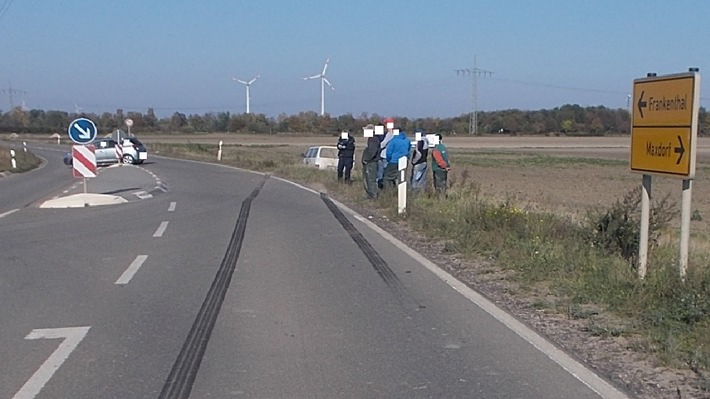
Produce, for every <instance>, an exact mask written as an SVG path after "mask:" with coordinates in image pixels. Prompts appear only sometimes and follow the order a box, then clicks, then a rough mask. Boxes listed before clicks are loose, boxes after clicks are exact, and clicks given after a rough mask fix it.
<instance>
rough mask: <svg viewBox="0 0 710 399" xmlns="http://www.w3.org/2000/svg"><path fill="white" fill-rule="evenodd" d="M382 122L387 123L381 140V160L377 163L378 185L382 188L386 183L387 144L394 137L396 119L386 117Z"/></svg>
mask: <svg viewBox="0 0 710 399" xmlns="http://www.w3.org/2000/svg"><path fill="white" fill-rule="evenodd" d="M382 122H383V123H384V124H385V129H387V131H386V133H385V135H384V137H382V139H381V141H380V161H379V163H378V164H377V186H378V187H379V188H380V189H382V187H383V185H384V183H383V182H384V176H385V168H386V167H387V145H388V144H389V143H390V141H392V137H394V119H392V118H386V119H385V120H384V121H382Z"/></svg>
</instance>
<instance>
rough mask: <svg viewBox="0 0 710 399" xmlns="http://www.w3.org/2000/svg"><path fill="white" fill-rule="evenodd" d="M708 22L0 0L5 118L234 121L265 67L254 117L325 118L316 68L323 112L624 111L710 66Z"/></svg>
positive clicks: (515, 9) (661, 5)
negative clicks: (673, 80) (223, 115)
mask: <svg viewBox="0 0 710 399" xmlns="http://www.w3.org/2000/svg"><path fill="white" fill-rule="evenodd" d="M709 18H710V1H707V0H675V1H652V0H644V1H638V0H623V1H620V0H594V1H589V0H584V1H581V0H544V1H543V0H491V1H476V0H447V1H433V0H377V1H376V0H358V1H339V0H323V1H315V0H298V1H296V0H293V1H285V0H283V1H277V0H252V1H246V0H204V1H199V2H198V1H188V0H118V1H117V0H113V1H108V0H64V1H58V0H57V1H49V0H0V110H2V111H3V112H7V110H9V109H10V107H11V105H14V106H18V105H22V104H24V106H25V107H27V108H29V109H43V110H60V111H66V112H70V113H72V112H76V111H79V112H87V113H97V114H100V113H103V112H115V111H116V110H117V109H123V110H124V111H126V112H128V111H135V112H143V113H145V112H146V111H147V110H148V108H153V109H154V110H155V112H156V114H157V115H158V116H159V117H167V116H170V115H172V114H173V113H174V112H181V113H184V114H187V115H190V114H200V115H201V114H204V113H208V112H215V113H216V112H230V113H243V112H245V111H246V93H245V91H246V90H245V86H244V85H242V84H240V83H238V82H235V81H234V80H233V78H237V79H241V80H250V79H252V78H253V77H255V76H256V75H257V74H260V75H261V76H260V78H259V79H258V80H256V81H255V82H254V83H253V84H252V85H251V87H250V94H251V101H250V110H251V112H252V113H263V114H266V115H267V116H269V117H276V116H278V115H279V114H282V113H284V114H287V115H293V114H298V113H299V112H307V111H315V112H320V105H321V85H320V80H319V79H313V80H304V79H303V78H304V77H308V76H313V75H317V74H319V73H321V71H322V69H323V65H324V63H325V61H326V59H329V60H330V62H329V65H328V69H327V71H326V77H327V79H328V81H329V82H330V83H331V84H332V86H333V87H334V88H335V90H330V89H329V88H328V87H327V86H326V92H325V111H326V113H329V114H330V115H331V116H339V115H343V114H347V113H351V114H353V115H354V116H359V115H360V114H362V113H368V114H373V113H376V114H378V115H382V116H395V115H396V116H406V117H410V118H418V117H442V118H446V117H453V116H460V115H462V114H466V113H469V112H471V111H472V110H473V109H474V98H475V100H476V101H475V104H476V106H475V109H476V110H477V111H495V110H505V109H521V110H539V109H552V108H555V107H559V106H562V105H564V104H578V105H581V106H584V107H586V106H600V105H601V106H606V107H609V108H625V107H627V104H628V101H629V99H628V95H629V94H631V92H632V90H633V80H634V79H637V78H641V77H645V76H646V74H647V73H648V72H655V73H657V74H658V75H665V74H673V73H681V72H686V71H688V68H689V67H697V68H700V73H701V75H702V74H703V73H704V71H705V70H706V69H707V70H708V71H710V45H709V44H708V39H710V19H709ZM474 68H475V70H478V71H480V73H478V74H475V78H474V75H470V74H467V73H466V74H462V73H457V70H460V69H469V70H474ZM474 83H475V90H474ZM11 95H12V103H11V99H10V97H11ZM700 95H701V104H700V105H701V106H704V107H705V108H710V83H708V80H707V79H706V80H702V78H701V92H700Z"/></svg>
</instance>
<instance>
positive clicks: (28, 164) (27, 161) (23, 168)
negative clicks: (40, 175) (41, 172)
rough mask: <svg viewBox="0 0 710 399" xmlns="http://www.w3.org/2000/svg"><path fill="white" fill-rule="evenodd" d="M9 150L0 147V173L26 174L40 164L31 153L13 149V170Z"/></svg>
mask: <svg viewBox="0 0 710 399" xmlns="http://www.w3.org/2000/svg"><path fill="white" fill-rule="evenodd" d="M10 150H11V149H10V148H8V147H3V146H0V172H12V173H20V172H27V171H29V170H32V169H34V168H36V167H37V166H39V164H40V163H41V162H42V161H41V160H40V159H39V158H37V157H36V156H35V155H34V154H33V153H31V152H25V151H23V150H21V149H20V150H17V149H15V164H16V168H13V167H12V156H11V155H10Z"/></svg>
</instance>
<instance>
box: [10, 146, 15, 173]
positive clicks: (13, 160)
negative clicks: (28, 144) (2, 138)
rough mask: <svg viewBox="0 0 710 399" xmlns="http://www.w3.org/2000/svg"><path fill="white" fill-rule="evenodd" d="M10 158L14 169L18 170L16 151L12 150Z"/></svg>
mask: <svg viewBox="0 0 710 399" xmlns="http://www.w3.org/2000/svg"><path fill="white" fill-rule="evenodd" d="M10 157H11V158H12V168H13V169H17V161H16V160H15V150H10Z"/></svg>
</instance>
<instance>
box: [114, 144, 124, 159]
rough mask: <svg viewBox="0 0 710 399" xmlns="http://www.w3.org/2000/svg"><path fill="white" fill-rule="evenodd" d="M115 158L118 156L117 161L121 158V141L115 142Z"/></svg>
mask: <svg viewBox="0 0 710 399" xmlns="http://www.w3.org/2000/svg"><path fill="white" fill-rule="evenodd" d="M116 158H118V162H121V159H123V146H121V143H116Z"/></svg>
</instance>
